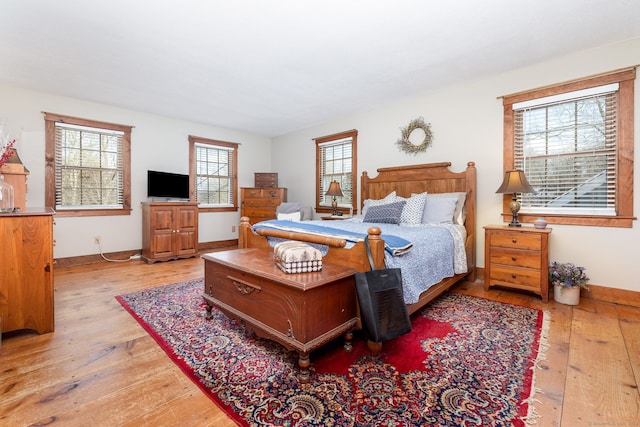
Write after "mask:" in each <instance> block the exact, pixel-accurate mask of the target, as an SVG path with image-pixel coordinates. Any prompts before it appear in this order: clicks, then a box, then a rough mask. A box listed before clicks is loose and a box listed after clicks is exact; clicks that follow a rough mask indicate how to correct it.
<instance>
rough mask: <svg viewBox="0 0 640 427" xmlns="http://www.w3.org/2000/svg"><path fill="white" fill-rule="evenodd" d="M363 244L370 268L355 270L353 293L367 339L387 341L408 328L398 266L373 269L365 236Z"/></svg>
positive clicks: (408, 322)
mask: <svg viewBox="0 0 640 427" xmlns="http://www.w3.org/2000/svg"><path fill="white" fill-rule="evenodd" d="M364 244H365V247H366V249H367V256H368V257H369V264H370V265H371V271H365V272H363V273H356V276H355V278H356V292H357V294H358V302H359V304H360V318H361V319H362V327H363V328H364V331H365V333H366V334H367V337H368V339H369V340H371V341H374V342H382V341H387V340H390V339H392V338H396V337H398V336H400V335H402V334H406V333H407V332H410V331H411V320H410V318H409V312H408V311H407V306H406V304H405V303H404V297H403V294H402V274H401V272H400V269H399V268H383V269H380V270H375V265H374V264H373V257H372V256H371V248H370V246H369V240H368V237H365V239H364Z"/></svg>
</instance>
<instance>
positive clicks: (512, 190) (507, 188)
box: [496, 170, 536, 227]
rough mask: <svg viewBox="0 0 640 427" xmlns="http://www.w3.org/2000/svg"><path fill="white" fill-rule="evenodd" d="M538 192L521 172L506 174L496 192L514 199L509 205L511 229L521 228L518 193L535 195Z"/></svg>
mask: <svg viewBox="0 0 640 427" xmlns="http://www.w3.org/2000/svg"><path fill="white" fill-rule="evenodd" d="M535 192H536V190H534V189H533V187H532V186H531V185H530V184H529V182H528V181H527V177H526V176H525V175H524V172H523V171H521V170H511V171H507V172H505V174H504V181H502V185H500V188H498V189H497V190H496V193H502V194H512V195H513V198H512V199H511V203H509V209H510V210H511V222H510V223H509V227H520V226H521V224H520V223H519V222H518V212H519V211H520V202H519V201H518V193H535Z"/></svg>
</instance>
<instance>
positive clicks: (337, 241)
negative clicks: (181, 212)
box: [238, 162, 476, 354]
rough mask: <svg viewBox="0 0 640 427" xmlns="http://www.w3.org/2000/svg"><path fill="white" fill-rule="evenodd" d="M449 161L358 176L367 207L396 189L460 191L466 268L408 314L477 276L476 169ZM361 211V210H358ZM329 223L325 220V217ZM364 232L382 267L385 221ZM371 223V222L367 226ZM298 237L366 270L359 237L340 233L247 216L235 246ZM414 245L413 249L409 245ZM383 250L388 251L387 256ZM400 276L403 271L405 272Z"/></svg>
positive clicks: (375, 348)
mask: <svg viewBox="0 0 640 427" xmlns="http://www.w3.org/2000/svg"><path fill="white" fill-rule="evenodd" d="M450 166H451V163H449V162H442V163H429V164H421V165H410V166H399V167H388V168H380V169H378V170H377V172H378V174H377V176H375V177H370V176H369V175H368V173H367V172H363V174H362V177H361V203H362V208H363V209H364V208H366V206H365V201H366V200H370V201H371V200H373V201H375V200H383V199H385V197H388V196H389V195H390V194H391V193H393V192H395V195H396V197H397V196H399V197H403V198H406V199H409V198H410V197H411V196H412V195H417V194H421V193H424V192H426V193H427V194H428V196H427V197H431V196H433V197H436V196H435V195H436V194H442V193H464V197H463V199H464V202H463V203H464V210H463V212H464V221H463V224H462V225H461V226H460V227H461V228H462V231H463V234H464V242H463V243H462V244H463V246H464V248H463V250H464V253H465V262H466V269H462V270H460V269H458V271H459V272H458V273H453V274H452V275H451V276H449V277H444V278H443V279H442V280H440V281H438V282H437V283H435V284H432V285H430V286H428V288H427V289H426V290H424V291H423V292H421V293H420V294H419V295H416V296H415V298H412V299H411V301H410V302H409V303H408V304H407V309H408V311H409V313H410V314H412V313H414V312H416V311H417V310H419V309H420V308H422V307H423V306H424V305H426V304H427V303H429V302H430V301H432V300H433V299H435V298H436V297H438V296H439V295H441V294H442V293H443V292H445V291H446V290H447V289H449V288H450V287H451V286H453V285H454V284H455V283H458V282H460V281H462V280H470V281H474V280H475V279H476V269H475V263H476V257H475V242H476V225H475V223H476V169H475V163H473V162H469V163H468V164H467V168H466V169H465V170H464V171H462V172H454V171H452V170H451V169H450ZM427 203H428V201H427ZM361 211H362V210H361ZM325 222H327V221H325ZM347 222H348V221H330V222H328V223H330V224H326V225H330V226H331V227H337V228H338V227H340V225H341V223H345V225H346V223H347ZM365 225H366V226H367V234H368V240H369V242H370V246H371V250H372V255H373V259H374V263H375V265H376V268H383V267H384V265H385V257H386V258H387V260H388V259H389V255H388V254H386V253H388V252H389V251H388V247H387V246H388V245H385V241H384V239H383V238H382V236H383V232H382V230H381V228H384V225H383V224H368V223H365ZM369 225H370V226H369ZM273 238H276V239H286V240H298V241H304V242H308V243H312V244H318V245H323V246H326V247H327V248H328V249H327V251H326V252H325V253H324V256H323V262H326V263H333V264H339V265H344V266H348V267H351V268H354V269H355V270H357V271H367V270H370V266H369V260H368V258H367V255H366V252H365V247H364V243H363V242H361V241H360V242H354V243H351V244H349V243H348V242H347V241H346V240H345V239H344V238H340V237H334V236H327V235H314V234H307V233H300V232H296V231H286V230H279V229H270V228H260V229H257V230H254V225H253V224H250V223H249V220H248V218H246V217H243V218H242V219H241V221H240V227H239V238H238V246H239V247H240V248H252V247H261V248H265V249H269V248H271V246H272V244H273V243H270V242H269V240H268V239H273ZM412 250H413V249H412ZM385 254H386V255H385ZM403 275H404V272H403ZM369 348H370V349H371V351H372V353H373V354H377V353H379V351H380V349H381V343H371V342H370V343H369Z"/></svg>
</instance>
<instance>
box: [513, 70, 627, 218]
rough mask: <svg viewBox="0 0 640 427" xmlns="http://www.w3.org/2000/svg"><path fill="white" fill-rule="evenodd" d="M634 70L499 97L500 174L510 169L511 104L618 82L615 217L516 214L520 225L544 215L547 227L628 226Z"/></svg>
mask: <svg viewBox="0 0 640 427" xmlns="http://www.w3.org/2000/svg"><path fill="white" fill-rule="evenodd" d="M635 77H636V70H635V67H631V68H625V69H621V70H615V71H612V72H609V73H604V74H599V75H595V76H590V77H585V78H582V79H578V80H574V81H570V82H565V83H560V84H557V85H552V86H546V87H542V88H537V89H533V90H529V91H524V92H519V93H515V94H511V95H505V96H503V108H504V116H503V120H504V121H503V133H504V135H503V169H504V170H503V172H506V171H508V170H512V169H513V168H514V155H515V153H514V143H515V129H514V125H515V122H514V111H513V108H512V107H513V104H515V103H519V102H524V101H530V100H535V99H538V98H544V97H547V96H553V95H559V94H563V93H567V92H574V91H578V90H583V89H589V88H592V87H597V86H604V85H607V84H611V83H618V84H619V89H618V135H617V141H616V147H617V165H616V168H617V175H616V181H617V182H616V206H615V209H616V214H615V215H586V214H576V213H567V214H555V213H554V214H550V213H540V212H538V213H536V212H520V213H518V220H519V221H520V222H525V223H527V222H530V223H533V221H534V220H535V219H536V218H538V217H540V216H544V217H545V219H546V220H547V222H548V223H550V224H566V225H587V226H599V227H632V222H633V220H635V219H636V217H634V215H633V156H634V80H635ZM511 198H512V196H511V195H510V194H505V195H504V196H503V203H502V205H503V208H502V216H503V218H504V220H505V221H506V222H508V221H510V219H511V216H512V214H511V210H510V209H509V203H510V202H511Z"/></svg>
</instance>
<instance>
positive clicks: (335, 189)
mask: <svg viewBox="0 0 640 427" xmlns="http://www.w3.org/2000/svg"><path fill="white" fill-rule="evenodd" d="M324 194H325V195H327V196H331V208H332V209H333V211H332V212H331V215H333V216H335V215H337V214H338V201H337V199H336V197H343V196H344V194H342V188H340V183H339V182H338V181H331V184H330V185H329V189H328V190H327V192H326V193H324Z"/></svg>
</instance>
